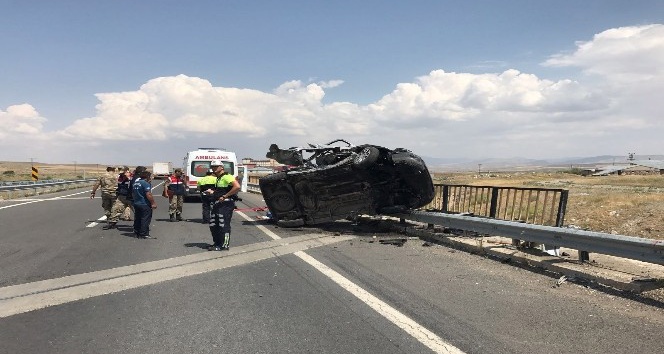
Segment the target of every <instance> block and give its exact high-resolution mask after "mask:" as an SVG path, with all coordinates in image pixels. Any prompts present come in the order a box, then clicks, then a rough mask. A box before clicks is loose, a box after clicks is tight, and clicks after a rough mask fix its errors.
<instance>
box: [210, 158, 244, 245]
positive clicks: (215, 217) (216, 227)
mask: <svg viewBox="0 0 664 354" xmlns="http://www.w3.org/2000/svg"><path fill="white" fill-rule="evenodd" d="M210 167H212V171H213V172H214V175H215V177H216V181H215V184H214V188H208V189H207V190H205V194H207V195H208V196H212V198H211V199H212V203H210V233H211V234H212V241H213V244H212V245H210V246H209V247H208V251H221V250H228V249H229V244H230V240H231V218H232V217H233V210H234V209H235V201H234V200H233V198H231V197H232V196H233V195H235V194H236V193H237V192H238V191H240V184H239V183H238V182H237V180H235V177H233V175H232V174H229V173H227V172H225V171H224V165H223V163H222V162H221V161H219V160H215V161H212V162H211V163H210Z"/></svg>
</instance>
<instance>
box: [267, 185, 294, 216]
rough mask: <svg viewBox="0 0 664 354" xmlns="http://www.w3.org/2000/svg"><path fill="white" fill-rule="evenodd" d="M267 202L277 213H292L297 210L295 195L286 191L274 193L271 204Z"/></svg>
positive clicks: (270, 200)
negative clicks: (291, 211)
mask: <svg viewBox="0 0 664 354" xmlns="http://www.w3.org/2000/svg"><path fill="white" fill-rule="evenodd" d="M266 202H267V204H268V205H269V206H271V207H272V209H274V211H275V212H277V213H281V212H286V211H290V210H293V209H294V208H295V198H294V196H293V194H292V193H289V192H288V191H285V190H281V191H278V192H275V193H273V194H272V196H271V197H270V199H269V202H268V201H266Z"/></svg>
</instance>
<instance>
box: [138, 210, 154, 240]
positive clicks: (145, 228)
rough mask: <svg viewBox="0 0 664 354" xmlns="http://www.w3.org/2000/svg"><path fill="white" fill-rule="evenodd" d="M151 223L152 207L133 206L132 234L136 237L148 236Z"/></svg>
mask: <svg viewBox="0 0 664 354" xmlns="http://www.w3.org/2000/svg"><path fill="white" fill-rule="evenodd" d="M151 221H152V207H151V206H150V205H143V204H134V233H135V234H136V236H149V235H150V222H151Z"/></svg>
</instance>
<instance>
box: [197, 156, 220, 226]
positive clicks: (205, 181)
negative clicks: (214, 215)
mask: <svg viewBox="0 0 664 354" xmlns="http://www.w3.org/2000/svg"><path fill="white" fill-rule="evenodd" d="M216 183H217V176H215V175H214V171H212V169H209V170H208V171H207V173H206V174H205V176H204V177H202V178H201V179H199V180H198V182H196V184H197V185H198V190H199V191H200V192H201V208H202V209H203V224H210V203H212V202H214V201H213V200H212V198H211V197H210V196H208V195H207V194H206V193H205V191H206V190H208V189H214V186H215V184H216Z"/></svg>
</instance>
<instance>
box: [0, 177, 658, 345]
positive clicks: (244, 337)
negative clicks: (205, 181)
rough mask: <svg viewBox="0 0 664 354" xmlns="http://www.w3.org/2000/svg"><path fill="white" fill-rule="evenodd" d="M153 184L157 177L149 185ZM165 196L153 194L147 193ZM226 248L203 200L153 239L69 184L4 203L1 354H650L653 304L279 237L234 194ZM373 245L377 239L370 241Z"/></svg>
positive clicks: (379, 234) (422, 254)
mask: <svg viewBox="0 0 664 354" xmlns="http://www.w3.org/2000/svg"><path fill="white" fill-rule="evenodd" d="M158 183H159V181H155V182H154V183H153V184H154V185H157V184H158ZM160 192H161V189H160V187H157V188H156V189H155V195H159V194H160ZM242 197H243V198H244V201H243V202H240V203H238V208H239V209H238V211H237V212H236V213H235V215H234V217H233V220H232V227H233V234H232V238H231V249H230V251H222V252H208V251H206V250H205V249H204V246H205V245H206V244H207V243H209V242H210V241H211V237H210V234H209V230H208V228H207V226H206V225H204V224H202V223H201V216H200V214H201V211H200V204H199V203H186V204H185V207H184V217H185V219H186V220H185V221H181V222H176V223H173V222H169V221H168V213H167V208H168V206H167V203H166V200H165V199H164V198H162V197H157V200H158V209H157V210H156V211H155V216H154V218H153V222H152V227H151V228H152V232H151V234H152V235H154V236H156V237H157V239H154V240H138V239H136V238H134V237H132V235H133V233H132V229H131V226H130V225H129V222H123V223H121V224H120V227H119V228H118V229H117V230H102V226H103V224H102V223H99V222H100V221H98V219H100V217H101V216H102V215H103V211H102V209H101V200H100V199H99V198H96V199H94V200H90V199H89V190H88V189H85V190H73V191H66V192H60V193H55V194H50V195H46V196H38V197H36V198H34V199H22V200H11V201H2V202H0V353H431V352H439V353H448V352H451V353H453V352H466V353H550V352H558V353H578V352H583V353H627V352H633V353H659V352H661V351H662V348H664V339H662V333H664V311H663V310H662V308H663V307H662V306H661V304H644V303H641V302H639V301H634V300H632V299H629V298H627V297H623V296H616V295H615V294H612V293H610V292H601V291H598V290H593V289H590V288H586V287H583V286H580V285H576V284H571V283H564V284H562V285H560V286H555V283H556V279H555V278H552V277H549V276H547V275H544V274H537V273H534V272H532V271H530V270H525V269H521V268H517V267H514V266H512V265H509V264H502V263H500V262H497V261H494V260H491V259H487V258H483V257H481V256H478V255H472V254H468V253H465V252H461V251H455V250H452V249H449V248H445V247H443V246H439V245H433V246H428V247H425V246H427V245H426V244H425V243H424V242H423V241H421V240H418V239H409V240H408V241H407V242H406V243H405V244H404V245H403V246H402V247H398V246H396V245H392V244H382V243H380V242H378V241H379V240H381V239H382V240H386V239H391V238H395V237H401V235H396V234H393V233H391V232H390V231H385V230H383V229H382V228H381V227H380V224H378V223H372V222H365V223H362V224H359V225H352V224H351V223H350V222H346V221H343V222H337V223H333V224H330V225H325V226H323V227H320V228H313V227H312V228H309V227H307V228H296V229H282V228H278V227H276V226H275V225H273V224H271V223H268V222H267V221H264V220H260V219H261V216H263V215H265V212H263V211H255V210H256V208H259V207H262V206H264V203H263V201H262V200H261V197H260V195H254V194H244V195H243V196H242ZM374 236H376V238H374Z"/></svg>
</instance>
